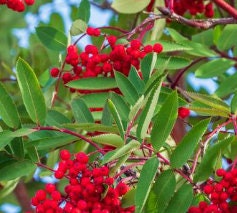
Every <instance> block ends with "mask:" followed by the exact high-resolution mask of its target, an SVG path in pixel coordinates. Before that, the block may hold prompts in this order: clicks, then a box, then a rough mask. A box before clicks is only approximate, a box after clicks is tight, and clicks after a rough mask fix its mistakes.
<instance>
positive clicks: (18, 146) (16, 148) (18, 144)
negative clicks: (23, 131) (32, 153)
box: [10, 137, 25, 159]
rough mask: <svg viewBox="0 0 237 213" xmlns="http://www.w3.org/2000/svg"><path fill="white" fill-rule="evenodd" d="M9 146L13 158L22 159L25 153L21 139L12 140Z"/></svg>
mask: <svg viewBox="0 0 237 213" xmlns="http://www.w3.org/2000/svg"><path fill="white" fill-rule="evenodd" d="M10 146H11V149H12V151H13V154H14V156H16V157H17V158H18V159H24V157H25V151H24V143H23V141H22V138H20V137H17V138H14V139H13V140H12V141H11V143H10Z"/></svg>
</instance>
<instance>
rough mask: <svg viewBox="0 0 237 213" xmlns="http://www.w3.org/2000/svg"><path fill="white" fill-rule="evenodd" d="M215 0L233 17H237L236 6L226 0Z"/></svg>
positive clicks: (214, 0)
mask: <svg viewBox="0 0 237 213" xmlns="http://www.w3.org/2000/svg"><path fill="white" fill-rule="evenodd" d="M213 2H215V4H216V5H218V6H219V7H221V8H222V9H223V10H225V11H226V12H228V13H229V14H230V15H231V16H232V17H234V18H235V19H237V10H236V9H235V8H234V7H232V6H231V5H230V4H228V3H227V2H226V1H224V0H213Z"/></svg>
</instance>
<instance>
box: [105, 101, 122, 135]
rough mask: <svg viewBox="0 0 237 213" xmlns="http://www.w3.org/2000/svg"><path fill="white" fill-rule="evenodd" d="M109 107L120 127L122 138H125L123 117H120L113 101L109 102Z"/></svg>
mask: <svg viewBox="0 0 237 213" xmlns="http://www.w3.org/2000/svg"><path fill="white" fill-rule="evenodd" d="M108 106H109V109H110V112H111V114H112V116H113V118H114V121H115V123H116V124H117V126H118V129H119V133H120V136H121V137H122V138H124V127H123V123H122V120H121V116H120V115H119V113H118V110H117V108H116V106H115V105H114V103H113V102H112V101H111V100H108Z"/></svg>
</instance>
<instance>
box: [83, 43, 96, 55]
mask: <svg viewBox="0 0 237 213" xmlns="http://www.w3.org/2000/svg"><path fill="white" fill-rule="evenodd" d="M85 52H86V53H87V54H98V48H97V47H96V46H95V45H92V44H88V45H86V47H85Z"/></svg>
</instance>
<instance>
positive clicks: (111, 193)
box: [32, 150, 135, 213]
mask: <svg viewBox="0 0 237 213" xmlns="http://www.w3.org/2000/svg"><path fill="white" fill-rule="evenodd" d="M60 158H61V161H60V162H59V166H58V168H57V170H55V171H54V176H55V177H56V178H57V179H62V178H64V177H65V178H67V179H68V182H69V184H68V185H66V186H65V189H64V190H65V193H64V194H62V193H61V192H59V191H58V190H57V189H56V186H55V185H54V184H46V186H45V189H40V190H38V191H37V192H36V194H35V196H34V197H33V198H32V205H33V206H35V207H36V212H37V213H45V212H50V213H51V212H55V213H56V212H57V213H60V212H61V213H69V212H70V213H132V212H134V211H135V207H134V206H131V207H128V208H122V206H121V198H122V196H123V195H125V194H126V193H127V192H128V190H129V187H128V185H126V184H125V183H124V182H122V181H120V182H119V183H117V182H116V181H115V180H114V178H112V177H109V168H108V167H107V166H102V167H96V166H95V165H94V164H93V165H90V164H89V163H88V161H89V158H88V156H87V155H86V154H85V153H83V152H79V153H77V154H75V156H74V159H71V153H70V152H69V151H68V150H61V151H60Z"/></svg>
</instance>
